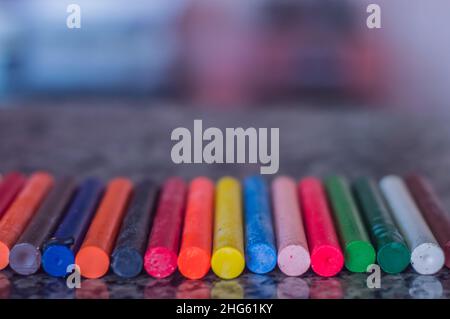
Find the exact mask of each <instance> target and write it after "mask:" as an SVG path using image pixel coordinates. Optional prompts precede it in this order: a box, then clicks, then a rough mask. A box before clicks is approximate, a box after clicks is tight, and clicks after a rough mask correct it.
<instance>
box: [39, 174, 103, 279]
mask: <svg viewBox="0 0 450 319" xmlns="http://www.w3.org/2000/svg"><path fill="white" fill-rule="evenodd" d="M102 190H103V184H102V183H101V182H100V180H98V179H96V178H89V179H87V180H85V181H84V182H83V183H82V184H81V185H80V188H79V190H78V192H77V194H76V195H75V198H74V200H73V202H72V204H71V205H70V207H69V209H68V210H67V213H66V214H65V217H64V219H63V221H62V222H61V224H60V225H59V226H58V228H57V230H56V232H55V234H54V235H53V237H52V238H51V239H49V240H48V241H47V243H46V245H45V248H44V253H43V256H42V267H43V268H44V270H45V272H47V273H48V274H49V275H51V276H55V277H64V276H65V275H66V274H67V266H69V265H72V264H74V263H75V253H76V252H77V251H78V249H79V248H80V246H81V244H82V242H83V239H84V236H85V235H86V231H87V229H88V227H89V224H90V222H91V220H92V217H93V216H94V213H95V210H96V208H97V204H98V202H99V199H100V196H101V194H102Z"/></svg>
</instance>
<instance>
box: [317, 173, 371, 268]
mask: <svg viewBox="0 0 450 319" xmlns="http://www.w3.org/2000/svg"><path fill="white" fill-rule="evenodd" d="M325 186H326V189H327V192H328V195H329V198H330V201H331V205H332V207H333V210H332V211H333V215H334V220H335V221H336V226H337V229H338V233H339V237H340V239H341V242H342V246H343V247H344V259H345V267H346V268H347V269H348V270H350V271H352V272H366V271H367V267H368V266H369V265H372V264H374V263H375V259H376V253H375V249H374V248H373V246H372V244H371V243H370V239H369V236H368V235H367V232H366V229H365V227H364V222H363V220H362V218H361V216H360V214H359V211H358V208H357V207H356V203H355V201H354V199H353V196H352V193H351V191H350V187H349V185H348V183H347V181H346V180H345V179H344V178H343V177H340V176H332V177H329V178H327V179H325Z"/></svg>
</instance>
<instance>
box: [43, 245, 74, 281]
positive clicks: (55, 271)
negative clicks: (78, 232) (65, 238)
mask: <svg viewBox="0 0 450 319" xmlns="http://www.w3.org/2000/svg"><path fill="white" fill-rule="evenodd" d="M74 263H75V257H74V255H73V252H72V251H71V250H70V249H69V248H68V247H66V246H65V245H50V246H48V247H47V248H46V249H45V250H44V254H43V255H42V268H44V271H45V272H46V273H48V274H49V275H51V276H54V277H65V276H66V274H67V267H68V266H69V265H72V264H74Z"/></svg>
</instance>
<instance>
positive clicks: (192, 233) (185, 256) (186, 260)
mask: <svg viewBox="0 0 450 319" xmlns="http://www.w3.org/2000/svg"><path fill="white" fill-rule="evenodd" d="M213 207H214V184H213V182H212V181H211V180H209V179H208V178H205V177H198V178H196V179H194V180H192V182H191V183H190V185H189V192H188V199H187V205H186V216H185V218H184V229H183V236H182V240H181V249H180V254H179V256H178V269H179V270H180V272H181V274H182V275H183V276H185V277H186V278H189V279H200V278H202V277H204V276H205V275H206V274H207V273H208V271H209V269H210V267H211V245H212V228H213Z"/></svg>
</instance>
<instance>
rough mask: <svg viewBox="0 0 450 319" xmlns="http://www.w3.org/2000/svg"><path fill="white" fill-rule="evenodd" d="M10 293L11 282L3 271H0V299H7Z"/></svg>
mask: <svg viewBox="0 0 450 319" xmlns="http://www.w3.org/2000/svg"><path fill="white" fill-rule="evenodd" d="M10 293H11V282H10V281H9V279H8V276H6V275H5V274H4V273H0V299H8V298H9V295H10Z"/></svg>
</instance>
